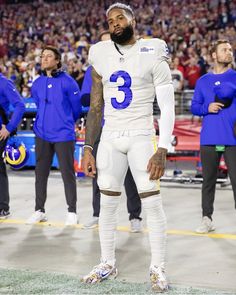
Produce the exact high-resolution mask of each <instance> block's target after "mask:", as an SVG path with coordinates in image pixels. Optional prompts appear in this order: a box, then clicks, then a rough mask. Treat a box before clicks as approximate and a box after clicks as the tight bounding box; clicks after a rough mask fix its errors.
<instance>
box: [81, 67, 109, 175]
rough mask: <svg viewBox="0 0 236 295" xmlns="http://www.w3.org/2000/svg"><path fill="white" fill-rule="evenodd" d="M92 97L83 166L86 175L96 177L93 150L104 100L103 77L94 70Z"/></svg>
mask: <svg viewBox="0 0 236 295" xmlns="http://www.w3.org/2000/svg"><path fill="white" fill-rule="evenodd" d="M90 97H91V100H90V109H89V113H88V117H87V121H86V134H85V147H84V157H83V166H84V172H85V175H87V176H90V177H95V174H96V165H95V159H94V157H93V155H92V150H93V145H94V142H95V140H96V139H97V137H98V135H99V132H100V130H101V124H102V115H103V106H104V100H103V85H102V77H100V76H99V75H98V74H97V72H96V71H95V69H94V68H92V90H91V95H90Z"/></svg>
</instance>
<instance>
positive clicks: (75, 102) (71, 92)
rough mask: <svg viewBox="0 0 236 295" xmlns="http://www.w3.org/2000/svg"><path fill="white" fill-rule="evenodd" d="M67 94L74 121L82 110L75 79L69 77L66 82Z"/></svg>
mask: <svg viewBox="0 0 236 295" xmlns="http://www.w3.org/2000/svg"><path fill="white" fill-rule="evenodd" d="M67 95H68V98H69V101H70V104H71V108H72V113H73V118H74V121H75V122H76V121H77V120H78V119H79V116H80V114H81V112H82V106H81V101H80V89H79V86H78V84H77V83H76V81H75V80H74V79H73V78H71V79H70V80H68V83H67Z"/></svg>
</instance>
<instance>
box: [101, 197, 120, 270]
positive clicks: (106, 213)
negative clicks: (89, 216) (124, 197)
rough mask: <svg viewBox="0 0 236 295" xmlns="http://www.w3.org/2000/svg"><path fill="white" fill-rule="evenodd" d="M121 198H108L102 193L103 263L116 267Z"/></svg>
mask: <svg viewBox="0 0 236 295" xmlns="http://www.w3.org/2000/svg"><path fill="white" fill-rule="evenodd" d="M119 202H120V196H107V195H104V194H102V193H101V202H100V215H99V236H100V245H101V261H102V262H104V263H107V264H109V265H112V266H114V265H115V262H116V260H115V233H116V226H117V215H118V206H119Z"/></svg>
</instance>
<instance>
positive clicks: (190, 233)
mask: <svg viewBox="0 0 236 295" xmlns="http://www.w3.org/2000/svg"><path fill="white" fill-rule="evenodd" d="M1 223H5V224H24V225H26V226H51V227H59V228H60V227H65V224H64V223H61V222H38V223H36V224H35V225H28V224H26V220H23V219H3V220H0V224H1ZM69 227H75V228H78V229H83V224H77V225H73V226H69ZM86 230H89V229H86ZM90 230H94V229H90ZM95 230H98V227H96V228H95ZM117 230H118V231H122V232H130V228H129V227H128V226H118V227H117ZM143 232H145V233H147V232H148V230H147V229H144V230H143ZM167 234H169V235H181V236H197V237H208V238H213V239H226V240H236V234H224V233H208V234H198V233H195V232H193V231H188V230H167Z"/></svg>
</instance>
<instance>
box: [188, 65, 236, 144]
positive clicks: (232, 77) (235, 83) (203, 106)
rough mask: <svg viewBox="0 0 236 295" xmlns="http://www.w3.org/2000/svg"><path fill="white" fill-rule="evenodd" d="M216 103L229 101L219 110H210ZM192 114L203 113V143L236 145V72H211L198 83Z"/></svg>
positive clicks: (201, 137) (199, 114)
mask: <svg viewBox="0 0 236 295" xmlns="http://www.w3.org/2000/svg"><path fill="white" fill-rule="evenodd" d="M212 102H221V103H223V104H225V107H224V108H222V110H220V111H219V112H218V113H209V112H208V107H209V104H210V103H212ZM191 110H192V113H193V114H194V115H197V116H203V121H202V130H201V135H200V144H201V145H230V146H234V145H236V135H235V134H234V126H235V124H236V72H235V71H234V70H232V69H230V70H228V71H226V72H225V73H222V74H214V73H208V74H206V75H204V76H202V77H201V78H200V79H199V80H198V81H197V84H196V87H195V91H194V96H193V99H192V106H191Z"/></svg>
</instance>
